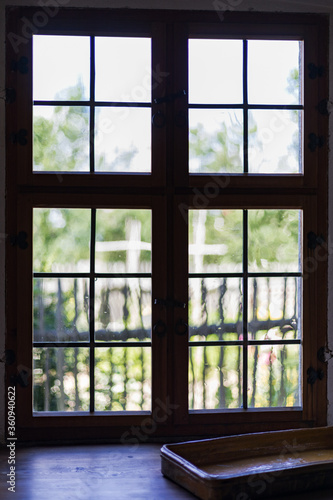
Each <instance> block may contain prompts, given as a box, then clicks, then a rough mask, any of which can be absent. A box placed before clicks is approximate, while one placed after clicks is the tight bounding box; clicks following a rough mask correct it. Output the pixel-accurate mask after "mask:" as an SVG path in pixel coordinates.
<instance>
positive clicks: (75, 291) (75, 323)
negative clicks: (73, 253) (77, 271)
mask: <svg viewBox="0 0 333 500" xmlns="http://www.w3.org/2000/svg"><path fill="white" fill-rule="evenodd" d="M88 290H89V281H88V280H87V279H84V278H38V279H35V280H34V341H35V342H75V341H81V342H83V341H85V342H87V341H88V340H89V295H88Z"/></svg>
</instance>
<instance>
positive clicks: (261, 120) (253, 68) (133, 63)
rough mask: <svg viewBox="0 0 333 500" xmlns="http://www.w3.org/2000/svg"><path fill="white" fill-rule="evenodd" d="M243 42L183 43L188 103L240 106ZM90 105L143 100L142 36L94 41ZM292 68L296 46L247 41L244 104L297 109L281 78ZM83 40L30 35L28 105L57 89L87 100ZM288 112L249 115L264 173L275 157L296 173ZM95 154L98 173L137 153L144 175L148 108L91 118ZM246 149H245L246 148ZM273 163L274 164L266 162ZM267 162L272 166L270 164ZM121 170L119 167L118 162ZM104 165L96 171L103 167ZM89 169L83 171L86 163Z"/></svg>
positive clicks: (213, 121) (223, 116) (193, 116)
mask: <svg viewBox="0 0 333 500" xmlns="http://www.w3.org/2000/svg"><path fill="white" fill-rule="evenodd" d="M242 45H243V43H242V41H241V40H202V39H193V40H190V41H189V75H190V77H189V101H190V103H201V104H210V103H215V104H216V103H218V104H221V103H225V104H232V103H235V104H237V103H241V102H242V100H243V83H242V77H243V75H242V57H243V56H242ZM95 53H96V95H95V99H96V100H97V101H120V102H122V101H124V102H126V101H131V102H150V99H151V88H150V80H151V69H150V67H151V40H150V39H149V38H125V37H122V38H119V37H97V38H96V51H95ZM298 65H299V43H298V42H297V41H263V40H250V41H249V45H248V87H249V95H248V98H249V103H253V104H298V100H297V99H296V97H295V96H293V95H292V94H291V93H290V92H288V91H287V84H288V77H289V75H290V73H291V71H292V70H293V69H295V68H298ZM89 80H90V38H89V37H84V36H83V37H78V36H75V37H69V36H45V35H37V36H34V92H33V94H34V100H53V99H55V98H57V99H60V100H61V99H64V98H66V95H64V92H63V91H64V90H66V89H68V88H69V87H74V86H75V85H77V83H78V81H80V82H81V83H82V84H83V88H84V98H85V99H87V100H88V99H89V92H90V89H89V85H90V83H89ZM37 113H38V114H43V115H44V116H47V117H50V114H52V108H50V107H48V109H43V110H41V108H39V110H38V111H36V114H37ZM289 117H290V112H289V111H279V112H276V111H254V112H253V118H254V119H255V121H256V123H257V125H258V136H259V140H260V143H261V148H260V149H258V147H257V143H252V145H251V143H250V158H251V160H250V166H251V165H252V168H253V171H255V170H256V168H259V167H260V166H261V168H264V169H265V171H268V172H269V171H270V169H271V168H272V164H273V166H274V165H276V163H277V161H276V158H277V157H282V156H286V155H289V168H293V169H294V171H296V172H297V171H298V163H297V158H292V157H291V156H290V151H289V149H288V148H289V146H290V144H291V143H292V138H293V135H294V133H295V132H296V131H297V129H298V124H297V123H295V122H293V121H292V120H290V119H289ZM198 121H200V122H201V123H204V126H205V130H206V131H207V132H217V131H218V130H219V129H220V123H221V122H225V123H226V125H227V127H230V126H231V125H232V124H233V123H235V122H238V123H240V124H241V123H242V113H241V112H239V111H237V112H235V111H233V110H231V111H229V110H205V111H200V112H199V111H194V110H192V111H191V112H190V128H192V127H195V126H196V125H197V123H198ZM96 126H97V137H96V153H97V155H100V154H104V155H105V158H106V165H105V169H107V168H108V165H110V163H112V161H113V160H114V159H115V157H116V156H117V155H118V154H119V153H121V152H122V151H126V150H128V149H136V150H137V154H136V155H135V157H134V159H133V162H132V169H133V170H136V171H150V130H151V117H150V109H149V108H148V109H144V108H140V109H129V108H126V107H121V108H103V109H101V110H99V111H98V113H97V116H96ZM251 146H252V148H251ZM273 160H274V162H273ZM272 162H273V163H272ZM200 165H201V163H200V162H199V161H198V160H196V159H192V160H191V163H190V170H191V171H193V172H195V171H199V170H198V169H199V168H200ZM120 167H121V165H120ZM102 168H103V167H102ZM87 170H88V166H87Z"/></svg>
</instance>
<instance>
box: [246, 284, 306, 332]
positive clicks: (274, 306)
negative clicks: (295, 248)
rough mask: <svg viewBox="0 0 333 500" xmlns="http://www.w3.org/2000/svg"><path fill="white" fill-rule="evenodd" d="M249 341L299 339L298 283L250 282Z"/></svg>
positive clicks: (299, 294) (299, 285)
mask: <svg viewBox="0 0 333 500" xmlns="http://www.w3.org/2000/svg"><path fill="white" fill-rule="evenodd" d="M248 317H249V325H248V329H249V338H250V339H253V340H285V339H288V340H290V339H296V338H301V279H300V278H293V277H289V278H287V277H284V278H250V279H249V305H248Z"/></svg>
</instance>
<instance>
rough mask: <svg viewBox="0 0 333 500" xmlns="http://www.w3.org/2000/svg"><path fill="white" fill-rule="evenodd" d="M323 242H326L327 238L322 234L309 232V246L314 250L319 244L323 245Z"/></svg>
mask: <svg viewBox="0 0 333 500" xmlns="http://www.w3.org/2000/svg"><path fill="white" fill-rule="evenodd" d="M323 243H325V238H324V236H323V235H322V234H320V235H318V234H316V233H314V232H313V231H310V232H309V233H308V248H310V249H311V250H314V249H315V248H317V246H318V245H319V246H321V245H322V244H323Z"/></svg>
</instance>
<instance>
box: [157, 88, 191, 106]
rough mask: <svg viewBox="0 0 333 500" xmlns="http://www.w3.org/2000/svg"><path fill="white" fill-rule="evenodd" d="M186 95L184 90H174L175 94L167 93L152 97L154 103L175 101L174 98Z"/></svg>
mask: <svg viewBox="0 0 333 500" xmlns="http://www.w3.org/2000/svg"><path fill="white" fill-rule="evenodd" d="M184 96H186V90H180V91H179V92H176V93H175V94H167V95H166V96H164V97H158V98H157V99H154V103H155V104H162V103H164V102H172V101H175V100H176V99H179V98H180V97H184Z"/></svg>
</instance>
